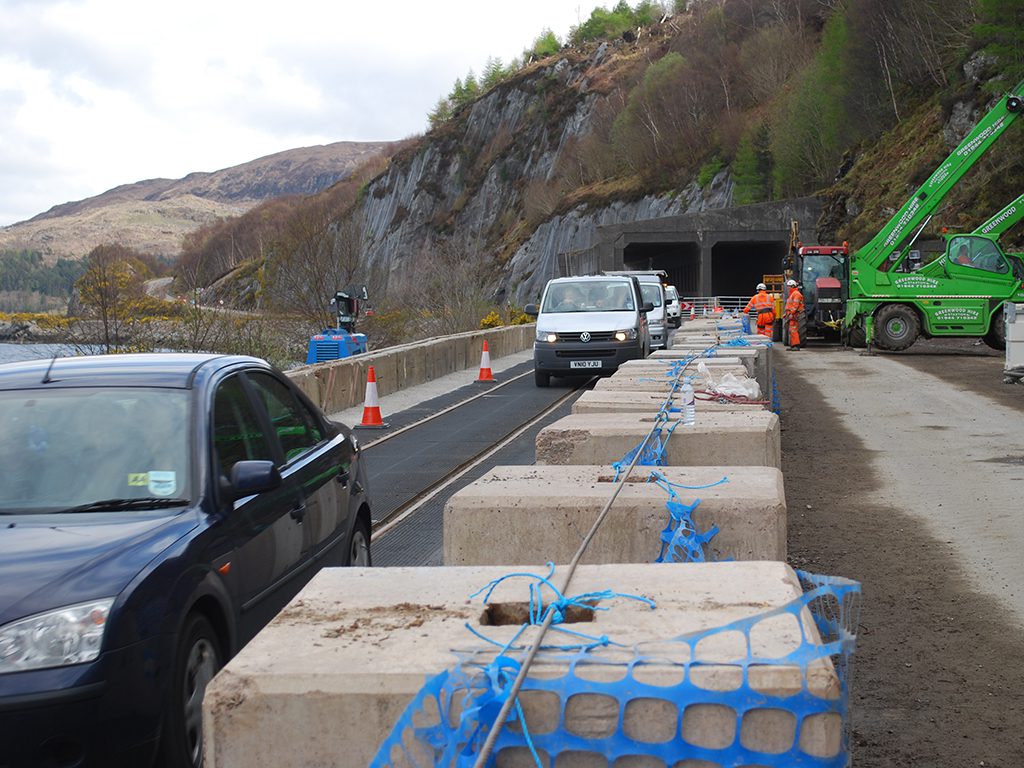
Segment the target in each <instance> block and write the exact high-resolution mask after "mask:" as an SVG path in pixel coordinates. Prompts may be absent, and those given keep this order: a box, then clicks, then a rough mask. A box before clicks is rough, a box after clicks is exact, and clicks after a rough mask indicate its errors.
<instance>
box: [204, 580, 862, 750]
mask: <svg viewBox="0 0 1024 768" xmlns="http://www.w3.org/2000/svg"><path fill="white" fill-rule="evenodd" d="M511 570H522V569H515V568H509V567H507V566H505V567H473V568H447V567H443V568H337V569H334V568H329V569H325V570H323V571H321V572H320V573H318V574H317V575H316V576H315V577H314V578H313V580H312V581H311V582H310V583H309V584H308V585H307V586H306V588H305V589H303V591H302V592H301V593H300V594H299V595H298V596H297V597H296V598H295V600H293V601H292V602H291V603H290V604H289V605H288V606H287V607H286V608H285V609H284V611H282V612H281V614H280V615H279V616H278V617H277V618H276V619H275V620H274V621H273V622H272V623H271V624H269V625H268V626H267V627H266V628H265V629H264V630H263V631H262V632H260V634H259V635H258V636H257V637H256V638H255V639H254V640H252V642H250V643H249V644H248V645H247V646H246V647H245V648H243V649H242V651H241V652H240V653H239V654H238V655H237V656H236V657H235V658H234V659H232V660H231V661H230V662H229V663H228V664H227V666H226V667H225V668H224V669H223V670H221V672H220V673H219V674H218V675H217V676H216V677H215V678H214V680H213V682H212V683H211V685H210V686H209V688H207V691H206V696H205V700H204V702H203V715H204V717H203V730H204V736H205V754H206V765H207V766H209V768H250V767H251V766H321V767H326V766H337V768H350V767H351V766H365V765H368V764H369V762H370V760H371V759H372V758H373V756H374V754H375V753H376V751H377V749H378V746H379V745H380V744H382V743H383V741H384V740H385V738H386V737H387V736H388V734H389V733H390V731H391V729H392V727H393V726H394V724H395V723H396V722H397V720H398V719H399V716H400V715H401V713H402V711H403V709H404V708H405V706H406V705H407V704H408V703H409V702H410V701H411V700H412V698H413V697H414V696H415V695H416V693H417V692H418V691H419V690H420V688H421V686H422V685H423V683H424V681H425V680H426V679H428V678H429V677H432V676H434V675H436V674H438V673H440V672H441V671H443V670H445V669H448V668H450V667H452V666H454V665H455V663H456V660H455V657H454V656H453V654H452V652H451V649H453V648H461V649H481V650H480V656H479V657H477V660H480V661H487V660H489V659H490V658H491V657H492V655H493V654H494V653H496V649H494V648H490V647H488V646H487V645H486V644H484V643H483V642H482V641H480V640H478V639H476V638H474V637H473V636H472V635H471V634H470V633H469V632H468V630H467V629H466V628H465V626H464V624H465V623H467V622H468V623H470V624H472V625H474V626H476V627H477V628H478V629H479V630H480V631H482V632H485V633H486V634H487V635H488V636H489V637H491V638H493V639H495V640H496V641H498V642H502V643H504V642H508V641H509V640H511V639H512V637H513V635H514V633H515V632H517V631H518V630H519V625H518V624H514V625H513V624H509V625H501V624H499V625H495V623H494V620H495V619H496V618H497V617H498V616H500V615H502V614H505V615H507V614H509V613H513V612H515V611H512V610H511V609H512V608H515V607H516V606H522V605H523V604H524V603H525V602H526V601H527V600H528V595H527V591H526V586H525V583H524V582H523V581H521V580H511V579H510V580H505V581H503V582H502V583H501V584H499V585H498V587H497V588H496V590H495V591H494V593H493V594H492V597H491V601H492V604H499V605H500V606H502V607H503V608H505V609H506V610H505V611H495V610H492V611H488V610H486V608H485V606H482V605H481V604H480V602H479V601H478V600H476V601H470V600H469V599H468V597H469V595H470V594H472V593H473V592H475V591H476V590H478V589H480V588H481V587H484V586H485V585H486V584H487V583H488V582H490V581H491V580H493V579H497V578H500V577H501V576H504V575H506V574H508V573H509V572H510V571H511ZM530 570H535V571H536V570H541V569H536V568H533V569H530ZM560 570H561V569H560ZM561 578H562V577H561V576H560V575H558V574H556V575H555V576H554V581H555V583H560V582H561ZM605 589H612V590H615V591H618V592H621V593H628V594H636V595H643V596H645V597H648V598H650V599H652V600H653V601H654V602H655V604H656V608H655V609H654V610H651V609H650V608H649V607H648V606H647V605H646V604H643V603H640V602H638V601H633V600H616V601H614V602H612V601H609V602H608V604H607V606H606V607H609V608H610V610H607V611H594V612H590V613H589V615H587V616H585V617H584V618H585V619H590V620H589V621H587V620H584V621H582V622H579V623H576V624H574V625H572V626H573V628H575V629H579V630H581V631H586V632H587V633H589V634H593V635H607V636H608V637H609V638H610V639H612V640H613V641H615V642H617V643H621V644H622V645H623V646H624V647H626V648H632V647H634V646H636V645H637V644H644V643H648V642H650V643H655V642H656V643H657V645H656V646H654V647H653V648H652V655H655V653H656V657H657V658H658V659H659V660H663V663H652V664H650V665H649V666H645V667H644V668H638V669H636V670H634V672H633V674H634V675H636V676H637V679H643V680H644V681H646V682H653V683H656V684H658V685H662V686H664V685H666V684H667V683H668V681H679V682H681V681H682V678H681V676H680V671H681V669H682V668H681V667H678V666H672V662H675V663H684V664H685V663H687V662H689V661H690V659H689V658H688V656H689V653H688V650H689V646H687V645H686V644H684V643H672V644H671V645H669V644H668V643H665V642H658V641H661V640H663V639H667V638H674V637H679V636H682V635H687V634H690V633H694V632H698V631H701V630H707V629H713V628H716V627H722V626H724V625H726V624H728V623H730V622H733V621H738V620H741V619H744V618H747V617H751V616H756V615H758V614H761V613H763V612H765V611H769V610H771V609H773V608H777V607H781V606H784V605H786V604H788V603H790V602H791V601H793V600H794V599H796V598H797V597H799V595H800V594H801V590H800V585H799V582H798V580H797V578H796V575H795V574H794V573H793V571H792V570H791V569H790V568H789V567H788V566H787V565H785V564H784V563H777V562H733V563H708V564H691V565H686V566H665V565H626V564H619V565H603V566H602V565H583V566H581V567H580V568H579V569H578V571H577V572H576V575H575V577H574V579H573V583H572V585H571V589H570V594H582V593H587V592H598V591H601V590H605ZM787 615H788V614H787ZM801 623H802V624H803V625H804V626H805V628H806V632H807V633H808V638H809V640H810V641H811V642H820V639H819V638H818V637H817V633H816V630H815V626H814V623H813V620H810V618H809V616H807V617H806V618H804V620H803V621H802V622H798V621H797V620H796V618H795V617H794V618H793V620H792V621H771V622H763V623H762V624H759V625H758V628H759V632H758V636H757V638H756V650H757V652H758V653H760V654H761V655H762V656H764V657H769V658H780V657H782V656H784V655H785V654H786V653H788V652H789V651H791V650H792V649H793V648H795V647H797V646H799V644H800V642H801V634H800V624H801ZM762 627H763V631H760V629H761V628H762ZM732 634H733V633H723V634H720V635H715V636H711V637H709V638H707V639H706V641H702V643H701V646H699V647H698V649H697V650H698V654H699V657H700V659H701V661H702V662H703V663H702V664H701V665H699V666H694V667H692V668H691V675H692V680H693V682H694V683H695V684H696V686H698V687H699V688H702V689H704V690H710V691H717V690H731V689H735V688H737V687H739V685H741V684H742V683H743V679H742V678H743V670H742V668H741V667H739V666H736V665H734V664H732V663H729V662H730V661H732V660H733V659H734V658H735V654H736V653H737V650H736V648H735V643H734V642H732V641H733V638H732V637H731V635H732ZM531 637H532V636H531V633H530V632H526V633H525V634H524V635H523V642H528V641H529V640H530V639H531ZM641 647H642V646H641ZM610 652H611V651H610ZM595 653H600V651H598V652H595ZM620 658H621V656H620ZM566 669H567V667H566V660H565V658H564V657H558V656H542V657H540V659H539V664H538V667H537V674H538V675H544V676H550V677H555V676H560V675H563V674H565V672H566ZM598 673H600V675H602V676H603V677H602V679H610V678H611V677H612V676H621V672H620V671H619V669H617V668H606V671H605V670H597V669H595V670H594V674H595V675H597V674H598ZM805 680H806V685H805ZM748 684H749V686H750V687H751V688H752V689H754V690H755V691H762V692H765V693H771V694H775V695H795V694H799V693H802V692H805V691H806V692H808V693H810V694H812V695H813V696H817V697H819V698H820V699H823V700H824V699H828V700H831V699H836V698H838V696H839V693H840V688H839V683H838V678H837V676H836V674H835V670H834V668H833V667H832V665H831V664H830V663H829V662H828V661H827V659H826V660H823V661H821V662H815V663H814V664H813V665H812V666H811V667H810V668H809V669H808V672H807V674H806V675H805V674H804V672H803V670H802V669H801V668H800V667H798V666H795V665H766V666H759V667H754V668H751V670H750V675H749V680H748ZM537 693H538V694H540V692H537ZM522 703H523V706H524V709H525V710H526V717H527V721H528V722H529V723H530V724H531V730H533V731H534V732H536V733H544V732H550V731H552V730H554V729H555V728H557V727H566V728H568V729H571V730H573V731H575V732H577V733H581V734H583V733H604V732H609V733H610V732H614V731H615V730H616V729H617V728H618V727H619V723H620V714H621V715H622V717H623V720H624V722H622V727H623V729H624V730H625V731H626V732H627V733H631V734H632V735H633V737H634V738H640V739H644V738H647V739H650V738H651V736H653V735H655V734H661V733H670V734H675V733H677V732H679V729H681V733H682V735H683V736H684V737H685V738H686V739H687V740H688V741H689V742H690V743H694V744H698V745H701V746H709V747H725V746H729V745H730V744H733V743H734V742H735V743H740V742H742V743H743V744H744V745H745V746H748V747H750V748H757V749H766V748H768V747H771V746H773V745H783V746H784V748H788V747H789V746H790V745H791V743H792V741H793V740H794V738H798V739H799V742H800V746H801V748H803V749H804V750H805V751H808V752H810V753H811V754H817V755H826V756H829V755H836V754H838V752H839V750H840V745H841V737H842V723H841V721H840V720H839V718H838V717H835V716H814V717H821V718H822V719H821V720H819V721H816V722H813V723H812V722H811V721H810V720H809V721H807V722H805V723H804V727H803V728H801V730H800V735H799V736H798V737H797V736H795V733H794V731H795V723H794V721H793V717H792V715H790V714H789V713H788V712H784V711H781V710H778V709H767V708H759V709H754V710H752V711H750V712H748V713H747V714H746V715H745V716H744V717H743V718H740V717H738V715H737V713H736V712H734V711H732V710H729V709H728V708H726V707H724V706H722V705H719V704H703V703H699V702H698V703H694V704H691V705H690V706H688V707H687V708H686V710H685V711H683V712H680V711H679V709H678V707H673V706H656V705H657V704H659V703H662V704H669V703H670V702H668V701H667V700H661V699H658V700H654V699H634V700H632V701H630V702H628V703H626V705H625V707H626V710H627V711H624V712H622V713H620V712H619V707H618V706H617V705H613V706H608V700H607V697H604V696H602V695H600V694H597V693H576V695H575V696H573V697H571V698H569V699H568V700H567V701H566V702H564V703H563V704H559V703H555V705H554V706H551V703H550V702H548V701H546V700H545V697H544V696H542V695H534V694H531V693H530V692H524V694H523V696H522ZM645 704H646V706H644V705H645ZM562 712H564V713H565V716H566V722H564V723H562V722H559V715H560V714H561V713H562ZM741 720H742V722H741ZM777 751H780V752H781V751H784V749H778V750H777ZM524 752H525V754H523V753H524ZM424 764H430V763H424ZM496 764H497V765H499V766H503V768H518V767H519V766H522V767H523V768H526V767H527V766H533V765H534V763H533V762H532V758H531V757H530V756H529V753H528V752H527V751H526V750H508V751H507V753H501V754H498V755H497V758H496ZM594 764H595V763H594V762H593V757H592V756H591V757H587V756H576V757H574V756H573V755H565V756H563V757H560V758H559V760H558V762H557V765H558V768H564V767H568V768H583V767H584V766H593V765H594Z"/></svg>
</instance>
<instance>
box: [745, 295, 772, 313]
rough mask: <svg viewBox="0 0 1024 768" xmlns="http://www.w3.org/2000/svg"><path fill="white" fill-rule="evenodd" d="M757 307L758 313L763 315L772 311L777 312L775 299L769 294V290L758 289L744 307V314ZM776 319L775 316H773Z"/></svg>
mask: <svg viewBox="0 0 1024 768" xmlns="http://www.w3.org/2000/svg"><path fill="white" fill-rule="evenodd" d="M752 309H756V310H757V315H758V317H760V316H761V315H763V314H765V313H767V312H771V313H772V314H773V315H774V314H775V300H774V299H772V297H771V296H769V295H768V292H767V291H758V292H757V293H755V294H754V296H753V297H752V298H751V299H750V301H748V302H747V306H745V307H744V308H743V314H747V313H748V312H750V310H752ZM773 319H774V318H773Z"/></svg>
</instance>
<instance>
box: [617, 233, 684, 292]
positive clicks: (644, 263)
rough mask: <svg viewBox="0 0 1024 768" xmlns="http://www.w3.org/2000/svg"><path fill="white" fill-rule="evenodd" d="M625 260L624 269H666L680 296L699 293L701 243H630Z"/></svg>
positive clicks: (626, 249) (624, 254)
mask: <svg viewBox="0 0 1024 768" xmlns="http://www.w3.org/2000/svg"><path fill="white" fill-rule="evenodd" d="M622 261H623V263H624V265H625V266H624V269H664V270H665V271H666V272H667V273H668V282H669V284H670V285H674V286H675V287H676V289H677V290H678V291H679V295H680V296H697V295H699V294H700V245H699V244H698V243H695V242H688V243H687V242H678V243H630V244H629V245H627V246H626V247H625V249H624V250H623V253H622Z"/></svg>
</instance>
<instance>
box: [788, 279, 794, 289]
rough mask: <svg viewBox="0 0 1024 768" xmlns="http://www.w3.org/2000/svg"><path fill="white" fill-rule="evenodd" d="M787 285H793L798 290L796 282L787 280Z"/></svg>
mask: <svg viewBox="0 0 1024 768" xmlns="http://www.w3.org/2000/svg"><path fill="white" fill-rule="evenodd" d="M786 285H791V286H793V287H794V288H796V280H787V281H786Z"/></svg>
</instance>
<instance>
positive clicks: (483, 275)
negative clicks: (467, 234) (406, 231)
mask: <svg viewBox="0 0 1024 768" xmlns="http://www.w3.org/2000/svg"><path fill="white" fill-rule="evenodd" d="M493 275H494V267H493V264H491V262H490V260H489V258H488V256H487V252H486V250H485V249H484V247H483V244H482V243H475V244H472V245H468V246H462V245H456V244H455V243H453V242H451V241H440V242H438V243H435V244H434V245H433V246H430V247H428V248H426V249H425V250H424V251H423V252H422V253H420V254H419V255H418V256H417V257H416V278H415V282H414V283H411V284H406V285H401V286H395V288H394V289H392V291H391V294H392V296H395V295H402V296H405V298H406V304H407V306H411V307H415V308H418V309H420V310H421V311H422V313H423V316H424V318H425V320H426V322H427V323H428V324H429V330H430V333H429V334H427V335H439V334H452V333H461V332H462V331H469V330H473V329H475V328H479V327H480V320H481V319H482V318H483V317H484V316H485V315H487V313H488V312H489V311H490V310H491V309H493V302H492V301H491V300H490V292H489V289H488V286H489V285H490V284H491V281H492V278H493Z"/></svg>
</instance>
